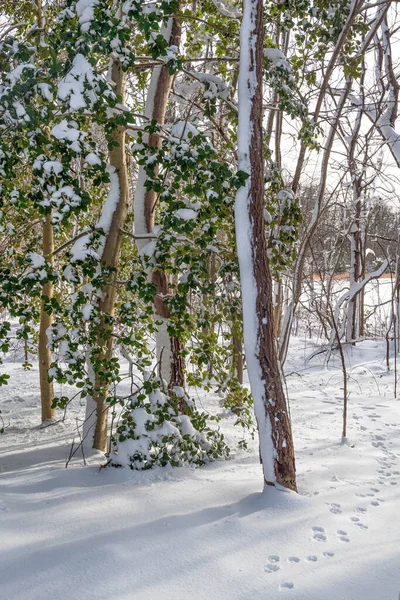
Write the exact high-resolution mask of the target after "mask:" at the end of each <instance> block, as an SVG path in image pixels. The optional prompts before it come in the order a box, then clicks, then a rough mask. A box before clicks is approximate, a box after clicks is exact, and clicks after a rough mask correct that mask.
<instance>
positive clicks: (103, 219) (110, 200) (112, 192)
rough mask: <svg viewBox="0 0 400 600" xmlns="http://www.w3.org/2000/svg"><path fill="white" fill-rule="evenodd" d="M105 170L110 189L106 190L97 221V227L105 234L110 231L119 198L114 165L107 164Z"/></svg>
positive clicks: (117, 180)
mask: <svg viewBox="0 0 400 600" xmlns="http://www.w3.org/2000/svg"><path fill="white" fill-rule="evenodd" d="M107 172H108V173H109V175H110V189H109V191H108V195H107V199H106V201H105V202H104V206H103V210H102V213H101V216H100V219H99V220H98V222H97V225H96V227H97V229H102V230H103V231H104V233H105V234H107V233H108V232H109V231H110V228H111V222H112V218H113V215H114V213H115V209H116V208H117V204H118V200H119V179H118V173H117V171H116V169H115V167H113V166H111V165H109V166H108V167H107Z"/></svg>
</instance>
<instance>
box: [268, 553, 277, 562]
mask: <svg viewBox="0 0 400 600" xmlns="http://www.w3.org/2000/svg"><path fill="white" fill-rule="evenodd" d="M268 560H269V562H272V563H277V562H279V556H278V555H277V554H271V556H268Z"/></svg>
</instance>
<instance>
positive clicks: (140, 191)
mask: <svg viewBox="0 0 400 600" xmlns="http://www.w3.org/2000/svg"><path fill="white" fill-rule="evenodd" d="M162 35H163V36H164V38H165V40H166V41H167V43H168V46H176V47H179V43H180V39H181V25H180V23H179V21H178V20H177V19H176V18H175V17H171V18H170V19H169V20H168V24H167V26H166V27H164V28H163V30H162ZM172 81H173V75H171V74H170V72H169V70H168V68H167V67H164V66H157V67H155V68H154V70H153V73H152V76H151V81H150V86H149V90H148V94H147V99H146V117H147V118H148V119H149V120H151V121H156V122H157V123H158V124H159V125H163V124H164V122H165V112H166V108H167V102H168V98H169V94H170V90H171V85H172ZM147 145H148V147H149V148H155V149H158V148H160V146H161V138H160V136H159V135H157V134H151V135H149V136H148V139H147ZM146 179H147V176H146V172H145V170H144V168H143V166H141V167H140V168H139V173H138V181H137V185H136V191H135V198H134V222H135V234H137V235H138V239H137V245H138V248H139V249H141V248H142V247H143V246H144V245H145V244H146V243H147V241H148V240H146V234H151V233H152V231H153V229H154V220H155V208H156V203H157V195H156V192H155V191H154V190H151V189H150V190H148V189H146ZM149 276H150V278H151V280H152V282H153V283H154V284H155V287H156V296H155V298H154V313H155V318H156V320H157V321H158V322H159V323H161V324H160V325H159V326H158V330H157V334H156V350H157V359H158V361H159V363H160V368H159V371H160V374H161V376H162V378H163V379H164V380H165V381H166V382H167V385H168V386H169V387H174V386H179V387H183V386H184V383H185V380H184V358H183V355H182V350H183V346H182V341H181V340H180V339H179V338H177V337H175V336H170V335H169V332H168V319H169V316H170V315H169V310H168V306H167V304H166V302H165V300H166V298H167V297H168V296H169V294H170V285H169V280H168V274H167V273H166V272H165V271H163V270H161V269H153V271H152V273H150V275H149Z"/></svg>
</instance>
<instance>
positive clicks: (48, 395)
mask: <svg viewBox="0 0 400 600" xmlns="http://www.w3.org/2000/svg"><path fill="white" fill-rule="evenodd" d="M35 6H36V15H37V22H38V27H39V29H40V30H41V32H42V33H41V36H43V35H44V27H45V20H44V16H43V7H42V3H41V0H35ZM46 135H47V136H48V137H49V133H48V132H46ZM42 251H43V256H44V257H45V258H46V260H47V261H48V262H50V264H54V258H53V256H52V253H53V251H54V231H53V224H52V221H51V214H49V215H46V217H45V219H44V220H43V227H42ZM53 293H54V286H53V284H52V283H51V282H50V281H49V282H47V283H45V285H44V286H43V289H42V296H45V297H47V298H48V299H51V298H52V297H53ZM44 306H45V302H44V301H43V300H42V303H41V308H40V326H39V344H38V357H39V380H40V401H41V407H42V422H43V421H46V420H47V419H52V418H53V417H54V416H55V414H56V411H55V409H54V408H52V407H51V405H52V404H53V400H54V389H53V383H52V382H50V381H49V368H50V365H51V352H50V350H49V348H48V343H49V338H48V337H47V333H46V332H47V329H48V328H49V327H51V324H52V322H53V317H52V316H51V315H50V314H48V313H47V312H46V311H45V308H44Z"/></svg>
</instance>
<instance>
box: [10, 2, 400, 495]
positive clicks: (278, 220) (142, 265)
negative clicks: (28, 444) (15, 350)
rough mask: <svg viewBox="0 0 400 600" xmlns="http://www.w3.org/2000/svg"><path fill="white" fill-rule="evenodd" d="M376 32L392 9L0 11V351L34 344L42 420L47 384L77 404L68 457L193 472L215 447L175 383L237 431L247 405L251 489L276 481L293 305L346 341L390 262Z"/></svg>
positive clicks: (281, 461) (382, 66)
mask: <svg viewBox="0 0 400 600" xmlns="http://www.w3.org/2000/svg"><path fill="white" fill-rule="evenodd" d="M396 22H397V5H396V3H395V2H391V1H380V2H378V3H370V2H365V1H364V0H351V1H350V2H348V1H342V0H341V1H338V2H326V1H325V0H314V1H311V0H299V1H293V0H283V1H282V2H279V3H275V2H269V1H266V2H263V1H262V0H244V1H243V3H242V2H236V1H235V0H195V1H191V2H189V1H188V2H186V1H184V0H161V1H155V2H151V1H144V2H143V1H141V0H125V1H118V0H78V1H77V2H74V1H71V0H65V1H61V0H55V1H49V2H44V1H42V0H34V1H33V0H22V1H18V2H17V1H14V0H6V1H5V3H4V2H3V4H2V7H1V9H0V252H1V261H0V306H1V311H2V312H1V316H2V319H1V324H0V336H1V348H2V350H3V351H7V349H8V348H9V346H10V344H12V343H14V340H15V339H17V340H20V341H21V344H22V345H23V347H24V351H25V363H26V367H27V368H28V367H29V362H30V360H31V358H32V356H37V358H38V361H39V367H40V389H41V404H42V420H43V421H46V420H48V419H54V418H55V417H56V414H58V412H59V411H62V410H68V404H69V402H70V401H71V398H72V397H73V396H72V395H71V394H66V395H63V396H62V397H55V395H54V388H53V382H54V381H56V382H58V383H62V384H65V385H70V386H72V389H77V392H76V393H77V394H79V395H80V396H81V397H83V398H86V418H85V421H84V423H83V424H82V431H81V439H82V444H83V445H84V447H85V448H86V452H87V451H88V449H89V448H91V447H94V448H95V449H98V450H101V451H106V450H108V451H109V452H110V454H109V462H110V464H112V465H115V466H120V465H122V466H125V465H127V466H128V465H129V466H130V467H131V468H135V469H146V468H150V467H151V466H153V465H165V464H168V463H170V464H172V465H181V464H190V463H191V464H202V463H204V462H205V461H208V460H213V459H216V458H218V457H225V456H227V455H228V453H229V448H228V447H227V445H226V443H225V440H224V439H223V436H222V435H221V434H220V433H219V431H218V429H217V428H216V427H215V426H213V423H210V420H209V419H208V416H207V415H206V414H205V413H203V412H202V411H201V410H200V409H199V408H198V407H196V404H195V402H194V400H193V398H192V395H193V394H192V393H191V390H193V389H194V387H195V386H197V387H198V388H203V389H204V390H206V391H209V390H211V389H216V390H218V391H219V392H220V393H221V394H222V395H223V396H224V404H225V406H226V407H227V408H230V409H231V410H232V411H233V412H234V413H236V415H237V422H238V425H239V426H243V427H245V428H250V429H252V427H253V417H252V415H253V411H252V402H253V400H254V408H255V417H256V423H257V427H258V432H259V437H260V458H261V461H262V464H263V469H264V479H265V483H266V484H270V485H275V484H276V483H279V484H282V485H284V486H285V487H289V488H290V489H293V490H295V489H296V478H295V462H294V448H293V441H292V433H291V425H290V418H289V414H288V409H287V402H286V399H285V393H284V386H283V381H282V365H283V364H284V361H285V358H286V355H287V349H288V344H289V339H290V335H291V332H292V330H293V326H294V324H295V322H296V314H297V315H298V314H302V311H304V310H306V311H307V312H310V311H311V312H312V313H313V315H316V317H317V318H318V320H319V323H320V325H321V327H322V330H323V332H324V335H325V337H326V339H327V341H328V340H331V346H332V344H333V343H336V342H338V343H339V344H340V343H341V341H346V342H348V343H356V341H357V340H358V339H360V337H362V336H363V335H365V333H366V329H367V326H366V324H365V310H364V301H363V290H364V288H365V284H366V282H367V281H369V280H370V279H372V278H376V277H379V276H380V275H381V274H382V273H384V272H385V270H386V269H388V268H389V266H390V265H391V266H392V270H394V271H395V273H396V276H395V277H396V279H395V283H394V298H395V297H397V296H396V294H397V290H398V288H399V285H398V280H397V272H398V271H397V264H398V247H399V243H398V219H399V215H398V209H397V204H396V202H397V182H398V178H397V169H398V167H399V166H400V136H399V134H398V133H397V132H396V121H397V114H398V100H399V84H398V64H397V59H396V52H395V51H394V48H395V46H396V41H397V36H398V30H397V29H398V28H397V26H396ZM341 271H348V272H349V280H350V281H349V283H350V286H349V289H348V291H347V292H345V293H343V294H342V295H340V297H337V296H335V295H334V294H333V293H332V285H333V284H332V282H333V277H334V275H335V274H336V273H338V272H341ZM316 279H319V280H320V281H323V282H324V284H323V289H322V291H321V287H319V288H318V290H319V291H316V285H317V284H316ZM320 281H319V283H318V286H320ZM305 293H308V294H309V298H308V300H306V299H305V296H304V294H305ZM393 306H394V305H393ZM396 311H397V307H396V306H394V307H393V315H396V314H397V312H396ZM397 321H398V319H397ZM393 323H396V319H394V321H393ZM243 340H244V345H243ZM335 340H336V342H335ZM120 357H123V358H125V359H126V360H127V361H128V364H129V366H130V378H131V392H130V394H129V395H127V396H122V395H121V394H120V393H119V391H118V387H117V384H118V382H119V381H120V379H121V371H120ZM244 369H247V372H248V378H249V382H250V390H248V388H247V386H246V385H244V383H243V371H244ZM0 383H1V384H6V383H7V375H6V374H4V373H1V371H0ZM65 385H64V387H65ZM110 413H111V415H110ZM117 413H118V415H119V420H118V425H117V427H116V428H115V427H114V428H113V429H112V435H111V439H110V437H109V425H110V420H111V421H112V422H114V417H115V415H116V414H117Z"/></svg>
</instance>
